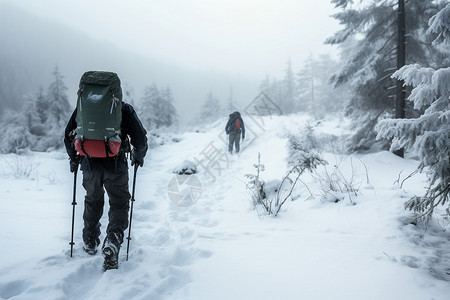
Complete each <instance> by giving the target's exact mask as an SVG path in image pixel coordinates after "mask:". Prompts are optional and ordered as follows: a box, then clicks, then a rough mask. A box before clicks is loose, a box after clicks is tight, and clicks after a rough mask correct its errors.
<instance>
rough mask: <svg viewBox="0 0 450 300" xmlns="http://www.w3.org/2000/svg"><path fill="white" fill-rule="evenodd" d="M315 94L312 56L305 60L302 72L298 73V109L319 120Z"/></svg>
mask: <svg viewBox="0 0 450 300" xmlns="http://www.w3.org/2000/svg"><path fill="white" fill-rule="evenodd" d="M314 92H315V86H314V60H313V56H312V55H310V56H309V57H308V59H307V60H305V62H304V65H303V67H302V68H301V70H300V72H298V73H297V89H296V95H297V109H298V110H299V111H308V112H309V113H311V114H312V115H313V116H314V118H317V116H316V109H315V97H314Z"/></svg>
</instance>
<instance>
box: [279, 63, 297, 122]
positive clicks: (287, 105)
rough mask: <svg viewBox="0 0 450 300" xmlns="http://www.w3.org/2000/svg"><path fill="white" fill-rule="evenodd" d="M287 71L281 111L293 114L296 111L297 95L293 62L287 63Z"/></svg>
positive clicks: (283, 86) (283, 84)
mask: <svg viewBox="0 0 450 300" xmlns="http://www.w3.org/2000/svg"><path fill="white" fill-rule="evenodd" d="M287 65H288V66H287V69H286V72H285V76H284V80H283V83H282V89H283V90H282V98H281V103H280V106H281V109H282V110H283V111H284V112H285V113H291V112H293V110H294V102H295V100H294V95H295V78H294V72H293V71H292V63H291V60H289V61H288V63H287Z"/></svg>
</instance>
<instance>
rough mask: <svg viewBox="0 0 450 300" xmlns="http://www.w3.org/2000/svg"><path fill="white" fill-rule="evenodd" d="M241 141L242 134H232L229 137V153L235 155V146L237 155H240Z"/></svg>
mask: <svg viewBox="0 0 450 300" xmlns="http://www.w3.org/2000/svg"><path fill="white" fill-rule="evenodd" d="M240 141H241V132H231V133H230V135H229V143H228V152H230V153H233V145H234V146H235V148H236V153H239V150H240Z"/></svg>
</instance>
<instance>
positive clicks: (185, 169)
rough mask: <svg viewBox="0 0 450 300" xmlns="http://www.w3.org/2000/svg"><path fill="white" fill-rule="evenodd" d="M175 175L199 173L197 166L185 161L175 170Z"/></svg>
mask: <svg viewBox="0 0 450 300" xmlns="http://www.w3.org/2000/svg"><path fill="white" fill-rule="evenodd" d="M173 173H176V174H178V175H192V174H195V173H197V166H196V165H195V163H194V162H192V161H190V160H185V161H184V162H182V163H181V164H179V165H178V166H177V167H175V168H174V169H173Z"/></svg>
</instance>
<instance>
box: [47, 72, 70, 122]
mask: <svg viewBox="0 0 450 300" xmlns="http://www.w3.org/2000/svg"><path fill="white" fill-rule="evenodd" d="M52 75H53V76H54V81H53V82H52V83H51V84H50V85H49V87H48V92H47V102H48V106H49V108H48V109H47V112H48V115H47V122H54V125H53V124H49V125H53V126H58V127H59V128H61V126H64V125H65V123H66V122H67V120H68V118H69V114H70V110H71V109H70V104H69V100H68V97H67V87H66V85H65V84H64V81H63V78H64V77H63V76H62V75H61V73H60V72H59V70H58V67H55V70H54V71H53V73H52ZM53 126H52V127H53Z"/></svg>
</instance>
